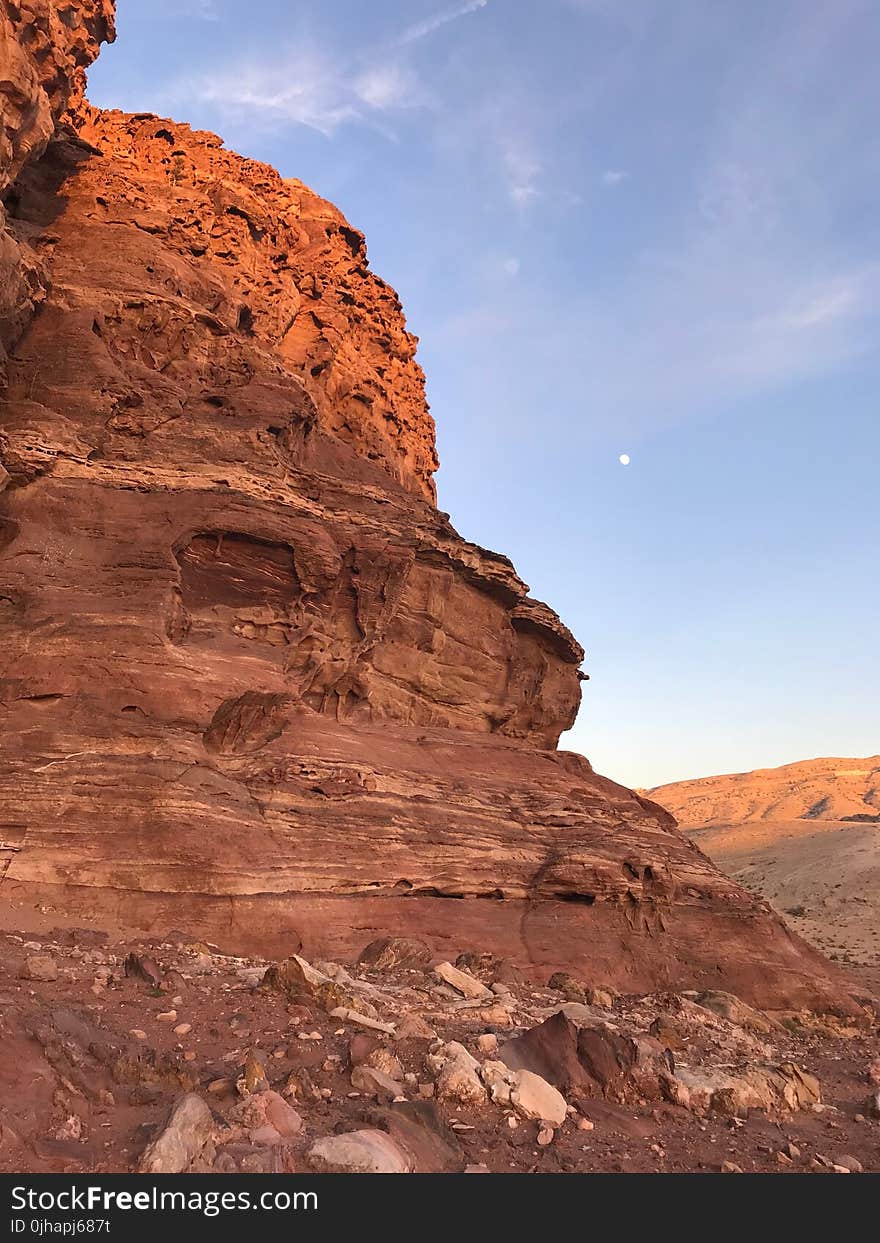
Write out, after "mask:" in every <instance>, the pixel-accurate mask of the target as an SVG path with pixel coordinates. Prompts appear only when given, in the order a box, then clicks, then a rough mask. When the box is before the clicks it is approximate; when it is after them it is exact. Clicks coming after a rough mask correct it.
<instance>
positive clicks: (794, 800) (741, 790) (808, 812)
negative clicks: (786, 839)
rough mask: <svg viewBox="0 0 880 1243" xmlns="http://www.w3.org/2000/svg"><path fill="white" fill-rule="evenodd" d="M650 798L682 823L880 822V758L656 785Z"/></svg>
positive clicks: (806, 763) (808, 763)
mask: <svg viewBox="0 0 880 1243" xmlns="http://www.w3.org/2000/svg"><path fill="white" fill-rule="evenodd" d="M646 793H647V795H648V796H649V797H650V798H651V799H652V800H653V801H654V802H657V803H660V804H661V806H663V807H665V808H666V809H667V810H668V811H671V812H672V814H673V815H674V816H675V818H676V819H677V820H678V822H679V823H680V824H682V825H686V826H687V825H712V824H742V823H745V822H749V821H756V820H780V821H787V820H788V821H790V820H802V819H806V820H838V821H839V820H855V821H863V822H867V823H871V822H874V821H875V820H880V755H873V756H868V757H867V758H865V759H851V758H841V757H834V756H832V757H823V758H820V759H814V760H801V761H799V762H798V763H796V764H784V765H782V766H781V767H780V768H759V769H756V770H755V771H754V772H747V773H725V774H722V775H720V776H716V777H698V778H695V779H694V780H691V781H675V782H671V783H669V784H668V785H662V786H655V787H654V788H653V789H651V790H648V791H646Z"/></svg>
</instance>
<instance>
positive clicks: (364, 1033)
mask: <svg viewBox="0 0 880 1243" xmlns="http://www.w3.org/2000/svg"><path fill="white" fill-rule="evenodd" d="M16 923H17V925H18V926H17V927H16V926H15V925H16ZM0 927H2V928H3V931H2V932H0V1030H2V1037H3V1041H2V1048H3V1057H2V1059H0V1171H3V1172H23V1171H32V1172H33V1171H47V1172H48V1171H56V1172H62V1171H67V1172H127V1171H134V1170H136V1169H137V1168H138V1165H139V1162H140V1161H141V1158H142V1154H143V1152H144V1150H145V1148H146V1147H147V1145H148V1144H149V1143H150V1142H151V1141H152V1140H153V1139H155V1138H156V1136H157V1135H158V1134H160V1133H161V1131H162V1128H163V1126H164V1124H165V1120H166V1118H167V1117H168V1113H169V1108H170V1106H171V1105H172V1103H173V1102H174V1100H175V1099H177V1098H179V1097H180V1094H181V1093H182V1092H184V1091H192V1092H195V1093H197V1094H198V1095H199V1096H200V1097H201V1098H202V1099H203V1100H205V1101H206V1102H207V1103H208V1104H209V1106H210V1108H211V1110H212V1112H213V1115H214V1118H215V1120H216V1124H217V1134H218V1136H219V1138H217V1141H216V1147H211V1149H210V1153H209V1157H208V1158H207V1165H205V1160H206V1159H205V1158H202V1161H203V1164H202V1165H201V1166H193V1168H194V1169H202V1168H208V1169H216V1170H219V1171H223V1172H227V1171H235V1170H240V1171H243V1172H278V1171H300V1172H309V1171H310V1170H311V1169H312V1168H313V1166H312V1164H310V1160H309V1150H310V1147H311V1145H312V1144H313V1143H314V1142H315V1140H316V1139H318V1138H320V1137H323V1136H329V1135H334V1134H337V1133H345V1132H349V1131H352V1130H356V1129H359V1128H362V1127H365V1126H368V1127H378V1128H379V1129H380V1130H383V1131H387V1132H388V1133H390V1134H391V1135H392V1136H397V1137H398V1139H401V1142H402V1143H404V1142H405V1144H407V1145H409V1151H410V1152H411V1153H413V1154H414V1156H413V1160H414V1168H415V1169H417V1170H423V1171H425V1172H432V1171H439V1170H447V1171H460V1170H463V1169H464V1168H466V1167H468V1168H473V1169H477V1170H480V1171H481V1172H482V1170H483V1169H486V1170H488V1171H491V1172H513V1171H517V1172H523V1171H533V1172H541V1173H559V1172H588V1171H608V1172H612V1171H613V1172H629V1171H633V1172H635V1171H655V1172H682V1171H719V1170H722V1169H725V1170H727V1171H729V1172H737V1171H739V1170H741V1171H743V1172H756V1171H763V1172H768V1173H789V1172H800V1171H814V1172H817V1173H821V1172H833V1171H834V1170H835V1167H836V1169H837V1172H844V1171H845V1169H846V1168H847V1167H848V1166H851V1167H852V1168H853V1171H854V1172H858V1171H859V1168H862V1169H864V1170H865V1171H880V1117H874V1116H871V1102H872V1101H873V1099H874V1094H875V1093H876V1092H877V1090H878V1087H880V1038H878V1032H877V1026H876V1019H875V1014H876V1010H875V1009H874V1008H872V1003H873V1007H876V1006H877V1002H876V1001H873V999H874V998H875V997H876V995H877V992H878V988H880V971H878V970H876V969H872V968H870V967H859V966H854V967H851V968H848V970H849V974H850V978H851V980H852V983H853V989H854V992H855V994H856V995H857V996H858V997H860V998H861V1000H862V1001H863V1002H864V1003H866V1005H865V1009H864V1020H863V1021H860V1022H857V1023H852V1022H844V1021H842V1020H833V1019H818V1018H815V1017H814V1016H808V1015H800V1016H792V1015H789V1016H774V1020H775V1019H778V1018H783V1019H784V1025H783V1026H777V1024H776V1022H775V1021H774V1022H773V1023H772V1024H771V1027H770V1029H768V1030H761V1025H762V1024H763V1023H764V1020H763V1018H762V1017H761V1016H757V1017H754V1020H753V1019H752V1018H750V1017H749V1016H748V1015H747V1016H746V1019H745V1020H744V1022H745V1024H746V1026H745V1027H744V1026H741V1025H738V1024H737V1023H734V1022H728V1021H727V1020H726V1019H721V1018H719V1017H718V1016H717V1015H715V1014H712V1013H710V1012H709V1010H707V1009H704V1008H703V1007H702V1006H701V1005H699V1004H696V1002H695V1000H694V999H692V998H690V997H689V996H688V995H686V996H684V997H679V996H676V995H670V994H664V995H652V996H649V997H603V996H601V995H598V994H597V995H595V996H592V997H590V990H589V988H587V990H586V996H587V998H588V999H589V1000H591V1001H592V1002H593V1003H595V1004H590V1005H587V1006H585V1007H582V1009H583V1010H584V1014H585V1015H587V1018H586V1019H585V1020H584V1022H586V1023H587V1024H588V1025H590V1026H591V1029H592V1030H594V1031H595V1032H598V1033H600V1035H601V1037H602V1038H603V1039H607V1040H614V1041H617V1042H618V1044H617V1045H615V1048H617V1047H623V1045H622V1044H620V1042H621V1041H622V1042H623V1043H624V1044H625V1043H626V1042H627V1041H628V1040H630V1038H635V1039H636V1040H637V1041H638V1042H639V1043H640V1047H641V1048H644V1049H649V1055H650V1057H651V1058H655V1059H656V1057H658V1056H661V1055H662V1057H663V1058H665V1059H666V1061H667V1062H668V1063H669V1065H674V1066H675V1067H676V1071H675V1073H676V1074H679V1073H681V1070H680V1068H681V1066H682V1065H684V1066H686V1067H687V1066H690V1067H692V1068H695V1069H696V1070H698V1071H699V1072H700V1073H705V1074H710V1075H714V1076H716V1077H717V1076H722V1077H723V1076H724V1075H725V1074H729V1073H733V1069H732V1068H734V1067H737V1066H738V1067H741V1068H743V1067H745V1068H747V1067H748V1066H749V1065H754V1064H756V1063H757V1062H760V1063H762V1064H763V1063H764V1062H767V1063H768V1064H770V1063H772V1064H773V1065H776V1066H778V1065H792V1064H794V1065H796V1066H797V1067H798V1068H800V1069H802V1070H803V1071H805V1072H807V1073H808V1074H809V1075H813V1076H815V1077H816V1078H817V1079H818V1080H819V1083H820V1085H821V1103H818V1104H814V1105H812V1106H808V1107H805V1108H801V1109H798V1110H794V1111H792V1110H790V1109H787V1108H779V1109H775V1108H774V1109H745V1110H741V1111H739V1113H740V1116H730V1115H729V1114H725V1113H724V1112H719V1110H718V1109H717V1108H715V1107H714V1105H713V1106H712V1107H700V1106H697V1105H695V1104H694V1103H693V1102H692V1103H691V1104H690V1105H689V1106H688V1107H685V1106H684V1105H683V1104H681V1103H673V1101H672V1100H670V1099H669V1093H668V1092H665V1091H660V1090H658V1089H657V1084H658V1079H657V1076H656V1074H654V1073H653V1072H651V1074H645V1075H644V1076H642V1077H641V1078H633V1077H632V1076H631V1077H630V1078H629V1079H627V1078H621V1079H618V1080H615V1081H614V1082H613V1083H612V1084H610V1085H609V1086H608V1087H607V1088H606V1089H605V1090H601V1089H598V1088H597V1090H596V1091H595V1092H593V1093H585V1092H580V1093H579V1094H578V1093H567V1094H566V1099H567V1101H568V1106H569V1111H568V1116H567V1118H566V1119H565V1121H564V1122H563V1123H562V1124H561V1125H555V1126H554V1127H552V1128H548V1127H547V1125H546V1124H545V1123H544V1122H542V1121H540V1120H535V1119H530V1118H526V1117H523V1116H521V1115H518V1114H517V1112H516V1111H515V1110H513V1109H512V1108H511V1107H509V1106H507V1107H505V1106H504V1105H499V1104H496V1103H493V1102H492V1101H485V1102H481V1103H479V1104H463V1103H460V1102H458V1101H456V1100H452V1099H443V1097H442V1095H441V1093H440V1091H439V1090H438V1079H437V1075H436V1056H437V1054H436V1050H437V1049H438V1048H439V1049H441V1051H442V1049H443V1048H446V1047H447V1045H448V1042H450V1041H459V1042H460V1043H461V1044H462V1045H463V1046H465V1048H466V1049H467V1050H468V1051H469V1052H470V1053H472V1054H474V1055H475V1057H476V1059H477V1061H481V1060H485V1058H486V1056H487V1055H486V1052H485V1048H486V1042H487V1040H488V1043H489V1045H491V1043H492V1037H493V1036H494V1037H495V1038H497V1041H498V1043H499V1044H503V1043H504V1042H505V1041H506V1040H508V1039H510V1038H511V1037H512V1036H516V1035H517V1034H518V1033H521V1032H527V1031H529V1030H531V1029H534V1028H536V1027H537V1026H538V1025H539V1024H541V1022H542V1021H543V1020H544V1019H545V1018H546V1017H547V1016H549V1015H552V1014H554V1013H555V1012H556V1011H558V1009H559V1007H560V1006H561V1005H562V1004H563V1003H564V1002H565V1001H566V996H562V995H560V992H559V988H558V986H557V988H555V989H553V988H549V987H544V988H539V987H536V986H535V985H534V984H527V983H524V982H522V980H521V979H519V980H518V979H517V971H516V970H515V968H514V967H513V966H512V965H511V964H498V963H493V962H492V961H491V960H490V959H489V957H488V956H485V955H484V956H477V957H473V956H472V957H471V958H470V959H466V960H463V965H464V966H465V967H467V966H468V965H470V966H471V967H473V969H474V978H475V979H477V980H482V981H483V982H484V983H487V984H489V985H490V986H491V988H492V989H493V990H496V991H494V992H493V996H492V1002H491V1004H489V1005H488V1008H486V1003H477V1004H483V1008H482V1009H474V1008H473V1007H474V1004H475V1003H473V1002H470V1003H469V1002H468V1001H467V1000H466V999H462V997H461V996H459V995H458V994H457V993H456V991H455V989H452V988H449V987H447V986H446V985H445V984H444V983H443V982H442V981H440V980H439V979H438V977H437V975H436V974H435V972H434V970H433V967H432V964H427V963H426V964H421V965H419V966H417V967H403V966H396V967H392V968H389V969H383V970H379V969H378V968H375V967H373V968H369V967H359V966H356V965H353V964H349V965H348V970H347V972H346V971H345V970H342V971H341V973H340V974H339V976H338V978H339V979H343V980H347V981H350V982H351V987H352V988H353V990H354V993H353V995H356V996H358V997H368V998H370V999H372V1001H373V1002H375V1006H374V1012H375V1013H376V1014H378V1021H380V1022H384V1023H386V1024H387V1025H388V1026H394V1027H395V1028H396V1030H395V1032H394V1033H393V1034H391V1033H380V1032H377V1031H376V1030H372V1029H370V1028H367V1027H363V1026H362V1025H361V1024H360V1023H359V1022H358V1021H357V1020H355V1021H349V1020H342V1019H340V1018H338V1017H333V1016H332V1015H331V1014H329V1013H328V1010H327V1007H326V1006H325V1005H324V1004H322V1003H321V1001H319V1000H318V999H317V998H316V997H312V996H303V997H293V998H291V996H290V995H283V994H281V993H279V992H278V991H273V990H271V989H268V988H266V987H265V986H262V985H261V983H260V981H261V979H262V976H263V974H264V972H265V969H266V967H267V966H269V964H268V963H265V962H262V961H260V960H256V959H247V960H245V959H234V958H229V957H224V956H222V955H219V954H218V953H216V952H215V951H214V950H213V948H212V947H211V946H206V945H198V944H193V943H190V942H188V941H187V940H186V938H185V935H184V934H171V935H170V936H169V938H168V939H167V940H166V941H164V942H162V943H161V944H144V943H140V944H133V943H131V942H129V941H127V940H125V939H124V938H122V937H119V936H117V935H115V934H114V933H112V932H111V933H107V932H106V931H103V930H100V931H99V930H97V929H95V928H88V927H78V928H72V927H68V926H64V924H63V921H60V920H59V916H58V913H57V912H51V911H46V912H34V911H33V910H31V911H27V910H26V909H24V908H18V909H8V908H7V909H3V910H2V911H0ZM464 948H467V947H463V949H464ZM132 951H134V952H135V953H136V954H137V955H138V958H139V961H141V962H146V963H147V967H148V969H152V968H155V969H156V970H157V971H158V973H159V976H160V977H161V979H160V982H159V983H158V984H155V983H151V982H150V981H148V980H145V979H143V978H138V976H137V975H127V974H126V973H125V970H124V968H123V962H124V959H125V958H126V956H127V955H128V954H129V953H131V952H132ZM35 959H39V960H42V962H43V967H42V968H40V967H39V965H37V967H36V968H35V967H34V960H35ZM46 960H49V961H50V964H54V967H53V966H51V965H50V967H49V968H46ZM475 963H476V965H474V964H475ZM29 964H30V966H29ZM151 964H152V967H151ZM320 966H321V967H322V969H325V970H334V971H338V968H336V967H335V965H334V964H329V965H328V964H320ZM41 970H42V971H43V972H44V973H46V974H48V975H50V976H51V975H52V974H53V970H54V973H55V974H56V976H57V978H55V979H44V980H41V979H34V978H27V977H28V975H29V974H30V975H32V974H33V973H34V971H36V973H37V974H39V973H40V971H41ZM349 973H350V974H349ZM502 978H503V979H504V980H506V981H508V982H507V983H500V982H499V981H500V980H501V979H502ZM348 986H349V985H348V984H346V985H345V987H348ZM505 1007H506V1009H505ZM750 1013H751V1015H753V1016H754V1015H755V1012H750ZM169 1016H171V1017H169ZM753 1021H754V1023H757V1024H758V1025H759V1026H758V1028H753V1027H752V1026H751V1024H752V1022H753ZM649 1029H650V1032H651V1033H654V1034H655V1035H657V1034H659V1039H655V1038H654V1036H653V1035H652V1036H649V1034H648V1033H649ZM542 1030H543V1029H542ZM670 1032H671V1033H672V1035H671V1036H670V1034H669V1033H670ZM481 1037H482V1038H483V1039H482V1041H481V1039H480V1038H481ZM377 1049H378V1050H381V1051H382V1052H381V1056H382V1057H383V1058H386V1059H387V1058H388V1057H389V1056H390V1057H391V1058H392V1060H393V1059H397V1062H398V1063H399V1070H400V1072H401V1076H400V1084H399V1088H400V1091H399V1094H398V1095H397V1098H396V1099H395V1100H393V1101H392V1100H391V1099H390V1095H383V1093H382V1092H381V1091H379V1092H376V1093H371V1092H365V1091H363V1090H361V1091H358V1090H355V1089H354V1088H353V1086H352V1073H353V1069H354V1068H355V1067H356V1066H358V1065H360V1064H361V1063H362V1062H363V1059H364V1058H365V1057H367V1056H368V1055H369V1056H370V1057H372V1058H374V1059H375V1057H376V1056H378V1055H377V1054H376V1050H377ZM481 1049H482V1050H484V1051H482V1052H481ZM432 1050H433V1051H435V1052H434V1057H435V1070H433V1071H432V1070H431V1069H429V1068H430V1066H431V1061H430V1058H431V1055H432ZM490 1056H496V1055H495V1054H490ZM640 1056H641V1055H640ZM254 1057H256V1058H257V1060H258V1062H259V1064H260V1065H261V1066H262V1067H263V1073H264V1074H265V1081H266V1082H265V1084H264V1085H263V1086H264V1087H265V1086H268V1088H270V1089H272V1090H274V1091H276V1092H278V1093H279V1094H281V1095H283V1096H284V1097H285V1099H286V1100H287V1101H288V1102H289V1103H290V1104H291V1105H292V1106H293V1107H294V1108H295V1109H296V1110H297V1111H298V1113H299V1115H300V1116H301V1118H302V1123H303V1126H302V1131H301V1133H300V1134H298V1135H296V1136H295V1137H294V1138H292V1139H290V1140H289V1141H287V1142H285V1143H283V1144H277V1143H276V1144H267V1143H266V1142H265V1141H264V1140H261V1139H256V1138H255V1135H256V1133H255V1132H252V1133H250V1134H243V1133H242V1129H241V1127H240V1126H238V1127H237V1126H236V1123H235V1118H236V1117H238V1116H240V1108H241V1100H242V1094H243V1093H244V1094H245V1095H246V1093H247V1091H248V1089H247V1088H246V1087H245V1086H244V1084H243V1079H244V1078H246V1076H247V1067H248V1064H249V1063H250V1064H251V1066H252V1067H253V1065H254ZM382 1064H383V1065H384V1064H385V1062H383V1063H382ZM615 1073H616V1071H615ZM633 1074H635V1071H634V1072H633ZM403 1076H405V1077H403ZM663 1078H664V1077H663V1075H661V1076H660V1080H659V1082H661V1083H662V1082H663ZM718 1081H719V1082H720V1081H721V1080H720V1079H719V1080H718ZM875 1081H876V1082H875ZM715 1099H716V1098H713V1100H715ZM718 1099H720V1098H718ZM414 1118H415V1119H416V1120H417V1122H418V1127H417V1128H416V1130H417V1132H418V1134H417V1136H416V1138H415V1139H413V1135H414V1134H415V1131H413V1124H412V1120H413V1119H414ZM407 1128H409V1130H407ZM539 1136H540V1140H541V1142H539ZM401 1137H402V1138H401ZM212 1162H213V1164H212ZM725 1163H727V1164H725Z"/></svg>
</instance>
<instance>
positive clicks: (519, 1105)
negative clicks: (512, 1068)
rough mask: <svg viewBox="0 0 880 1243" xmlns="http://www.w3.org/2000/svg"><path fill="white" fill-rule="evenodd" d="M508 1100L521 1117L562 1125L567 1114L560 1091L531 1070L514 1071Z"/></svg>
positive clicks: (566, 1107)
mask: <svg viewBox="0 0 880 1243" xmlns="http://www.w3.org/2000/svg"><path fill="white" fill-rule="evenodd" d="M510 1102H511V1104H512V1105H513V1107H514V1109H516V1111H517V1112H518V1113H521V1114H522V1115H523V1117H525V1118H537V1119H538V1121H540V1122H549V1123H551V1124H552V1125H553V1126H562V1124H563V1122H564V1121H565V1119H566V1117H567V1116H568V1106H567V1105H566V1103H565V1097H564V1096H563V1095H562V1093H561V1092H559V1091H557V1090H556V1088H554V1087H553V1085H552V1083H548V1082H547V1080H546V1079H542V1078H541V1076H540V1075H536V1074H535V1073H534V1071H531V1070H518V1071H516V1083H515V1085H514V1086H513V1088H511V1091H510Z"/></svg>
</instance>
